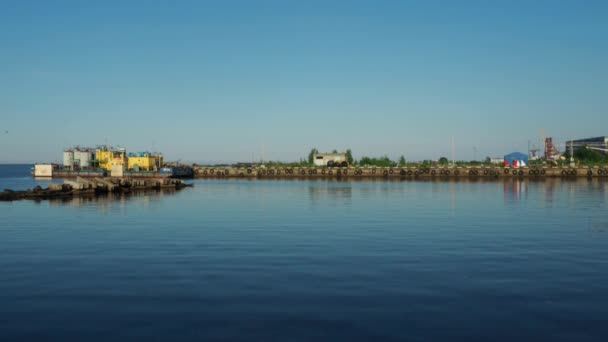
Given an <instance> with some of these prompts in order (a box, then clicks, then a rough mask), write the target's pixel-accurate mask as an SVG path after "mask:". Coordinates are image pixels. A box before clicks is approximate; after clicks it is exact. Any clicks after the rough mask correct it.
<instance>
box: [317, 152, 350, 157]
mask: <svg viewBox="0 0 608 342" xmlns="http://www.w3.org/2000/svg"><path fill="white" fill-rule="evenodd" d="M345 155H346V153H316V154H315V156H323V157H336V156H339V157H343V156H345Z"/></svg>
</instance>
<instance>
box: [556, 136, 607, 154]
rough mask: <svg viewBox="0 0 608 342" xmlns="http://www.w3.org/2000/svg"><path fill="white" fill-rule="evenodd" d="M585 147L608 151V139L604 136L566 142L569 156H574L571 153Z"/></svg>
mask: <svg viewBox="0 0 608 342" xmlns="http://www.w3.org/2000/svg"><path fill="white" fill-rule="evenodd" d="M585 147H592V148H594V149H596V150H598V151H602V150H606V149H608V137H606V136H603V137H594V138H586V139H577V140H570V141H566V153H567V154H569V155H571V154H572V153H571V151H574V152H576V151H578V149H580V148H585ZM602 152H603V151H602ZM604 153H606V152H604Z"/></svg>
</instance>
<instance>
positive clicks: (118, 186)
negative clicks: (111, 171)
mask: <svg viewBox="0 0 608 342" xmlns="http://www.w3.org/2000/svg"><path fill="white" fill-rule="evenodd" d="M189 186H192V185H191V184H186V183H184V181H182V180H181V179H170V178H158V179H150V178H145V179H140V178H110V177H106V178H94V179H84V178H77V179H76V180H64V183H63V184H50V185H49V187H48V188H42V187H40V186H37V187H35V188H33V189H28V190H23V191H13V190H4V191H2V192H0V201H16V200H22V199H30V200H47V199H66V198H73V197H81V196H82V197H84V196H97V195H104V194H110V193H130V192H135V191H142V190H143V191H145V190H156V191H159V190H181V189H183V188H185V187H189Z"/></svg>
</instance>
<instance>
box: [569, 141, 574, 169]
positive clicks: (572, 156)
mask: <svg viewBox="0 0 608 342" xmlns="http://www.w3.org/2000/svg"><path fill="white" fill-rule="evenodd" d="M570 167H574V139H571V140H570Z"/></svg>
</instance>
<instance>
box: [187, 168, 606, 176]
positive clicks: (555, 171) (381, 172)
mask: <svg viewBox="0 0 608 342" xmlns="http://www.w3.org/2000/svg"><path fill="white" fill-rule="evenodd" d="M194 177H195V178H402V179H416V178H445V179H451V178H490V179H491V178H514V177H516V178H517V177H521V178H537V179H538V178H540V179H542V178H556V177H566V178H575V177H589V178H607V179H608V166H603V167H597V166H596V167H548V166H543V167H540V166H539V167H519V168H512V167H497V166H466V167H465V166H463V167H456V166H445V167H439V166H432V167H352V166H351V167H267V168H266V167H251V168H247V167H204V166H196V167H194Z"/></svg>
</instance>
